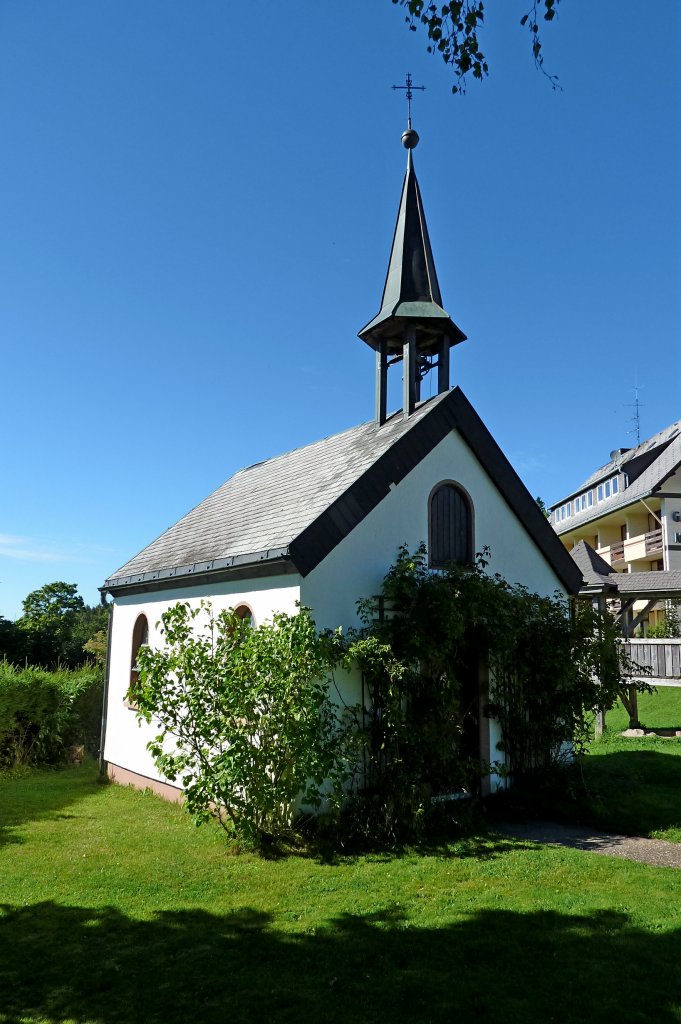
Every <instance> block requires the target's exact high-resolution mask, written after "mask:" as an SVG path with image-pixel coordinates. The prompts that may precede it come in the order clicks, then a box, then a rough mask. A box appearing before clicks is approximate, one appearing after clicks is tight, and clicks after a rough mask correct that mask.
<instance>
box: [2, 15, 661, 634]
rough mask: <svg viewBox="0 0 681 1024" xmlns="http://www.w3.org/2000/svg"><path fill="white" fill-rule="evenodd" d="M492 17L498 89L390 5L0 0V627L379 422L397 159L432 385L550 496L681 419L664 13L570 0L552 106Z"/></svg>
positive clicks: (556, 49) (557, 46)
mask: <svg viewBox="0 0 681 1024" xmlns="http://www.w3.org/2000/svg"><path fill="white" fill-rule="evenodd" d="M525 7H527V3H525V4H523V2H522V0H518V2H516V0H504V2H503V3H500V2H496V3H495V2H493V0H490V3H489V4H488V14H487V16H488V24H487V26H486V28H485V33H484V37H483V39H484V42H483V48H484V49H485V52H486V54H487V56H488V57H489V61H490V65H491V69H492V74H491V77H490V78H489V79H488V80H487V81H485V82H484V83H482V84H479V83H476V82H472V81H471V82H470V83H469V86H468V92H467V95H466V96H465V97H464V98H456V97H453V96H452V95H451V92H450V80H449V76H448V72H447V69H446V68H445V67H444V65H442V64H441V61H439V59H435V58H431V57H429V56H428V54H427V53H426V51H425V45H424V40H423V37H422V36H421V35H420V34H418V33H409V32H408V31H407V29H406V28H405V26H404V22H403V16H402V14H401V12H400V10H399V9H398V8H396V7H394V6H393V5H392V4H391V3H390V2H389V0H371V2H367V0H346V2H344V3H342V4H320V3H319V2H315V0H302V2H300V3H298V4H295V5H285V4H282V3H281V2H275V0H263V2H262V3H260V4H259V5H257V8H256V7H255V6H254V5H252V4H245V3H242V4H237V3H225V2H224V0H202V2H201V3H200V4H196V3H194V4H190V3H187V2H186V0H185V2H180V0H145V2H144V3H143V4H140V3H139V2H138V0H117V2H116V3H115V4H114V3H111V2H108V3H107V2H104V0H61V2H60V3H54V2H52V0H5V2H4V3H3V5H2V7H1V8H0V138H2V140H3V156H2V160H1V161H0V225H1V231H0V352H1V355H2V361H1V363H0V366H1V374H0V382H1V389H2V390H1V394H2V401H1V403H0V430H1V431H2V475H1V483H0V614H3V615H5V616H6V617H9V618H14V617H15V616H17V615H18V614H20V612H21V600H22V598H23V597H25V595H26V594H27V593H28V592H29V591H30V590H32V589H35V588H36V587H39V586H41V585H42V584H44V583H47V582H50V581H52V580H55V579H63V580H66V581H69V582H76V583H78V585H79V588H80V591H81V593H82V595H83V597H84V598H85V600H86V601H88V602H90V603H92V602H94V601H96V600H97V599H98V594H97V589H96V588H97V586H98V585H99V584H100V583H101V582H102V581H103V580H104V579H105V577H106V576H107V575H109V574H110V573H111V572H113V571H114V570H115V569H116V568H117V567H118V566H119V565H121V564H122V563H123V562H124V561H125V560H127V559H128V558H129V557H130V556H131V555H133V554H134V553H135V552H136V551H138V550H139V549H140V548H142V547H143V546H144V545H145V544H147V543H148V542H149V541H150V540H152V539H153V538H154V537H155V536H157V535H158V534H159V533H161V532H162V531H163V530H164V529H165V528H166V527H167V526H169V525H170V524H171V523H173V522H174V521H176V520H177V519H178V518H179V517H180V516H181V515H182V514H184V512H186V511H187V510H188V509H189V508H191V507H192V506H194V505H195V504H197V503H198V502H199V501H200V500H202V499H203V498H204V497H205V496H206V495H207V494H208V493H209V492H210V491H212V490H213V489H214V488H215V487H216V486H218V485H219V484H220V483H221V482H222V481H223V480H225V479H226V478H227V477H228V476H230V475H231V474H232V473H233V472H234V471H235V470H236V469H238V468H240V467H241V466H244V465H248V464H250V463H252V462H255V461H259V460H261V459H263V458H267V457H268V456H270V455H274V454H276V453H278V452H281V451H285V450H287V449H289V448H293V447H296V446H298V445H302V444H306V443H308V442H309V441H312V440H314V439H316V438H318V437H321V436H325V435H328V434H331V433H334V432H336V431H338V430H342V429H344V428H346V427H348V426H351V425H353V424H355V423H358V422H362V421H364V420H367V419H369V418H371V416H372V415H373V387H374V371H373V358H372V353H371V352H370V350H369V349H368V348H367V347H366V346H365V345H363V344H362V343H361V342H360V341H359V340H358V339H357V338H356V332H357V331H358V330H359V329H360V328H361V327H362V326H363V325H364V324H365V323H366V321H367V320H369V319H370V317H372V316H373V315H374V314H375V313H376V312H377V310H378V305H379V300H380V295H381V290H382V286H383V279H384V275H385V269H386V265H387V259H388V253H389V247H390V241H391V238H392V231H393V227H394V220H395V216H396V213H397V204H398V199H399V192H400V188H401V183H402V176H403V171H404V164H405V153H404V150H403V149H402V147H401V146H400V142H399V139H400V134H401V131H402V129H403V127H404V122H405V104H404V99H403V96H402V94H397V93H394V92H392V91H391V89H390V86H391V85H392V84H393V83H398V82H401V81H403V80H404V75H405V72H406V71H408V70H409V71H411V72H412V74H413V76H414V81H415V82H417V83H423V84H425V85H426V86H427V91H426V92H425V93H423V94H421V93H418V94H416V97H415V101H414V110H413V117H414V127H416V128H417V129H418V131H419V133H420V135H421V144H420V146H419V148H418V149H417V151H416V153H415V166H416V170H417V173H418V176H419V181H420V185H421V190H422V193H423V198H424V203H425V209H426V215H427V218H428V225H429V229H430V236H431V242H432V245H433V250H434V253H435V260H436V265H437V269H438V275H439V279H440V285H441V289H442V292H443V297H444V302H445V306H446V308H447V309H448V311H449V313H450V314H451V316H452V317H453V319H454V320H455V321H456V322H457V323H458V324H459V325H460V326H461V327H462V329H463V330H464V331H465V332H466V334H467V335H468V337H469V340H468V341H467V342H465V343H464V344H463V345H461V346H459V347H458V348H457V349H455V350H454V353H453V356H454V358H453V378H454V382H455V383H457V384H460V385H461V386H462V388H463V390H464V391H465V392H466V394H467V395H468V397H469V398H470V399H471V401H472V402H473V404H474V405H475V406H476V408H477V410H478V412H479V413H480V414H481V415H482V417H483V419H484V420H485V421H486V423H487V425H488V426H489V427H490V429H491V430H492V432H493V433H494V435H495V436H496V438H497V440H498V441H499V443H500V444H501V446H502V448H503V449H504V451H505V452H506V454H507V455H508V456H509V457H510V458H511V461H512V462H513V463H514V465H515V466H516V469H517V470H518V471H519V473H520V475H521V476H522V478H523V479H524V480H525V482H526V483H527V485H528V487H529V488H530V490H531V491H532V493H533V494H541V495H542V496H543V497H544V498H545V500H546V501H548V502H550V501H553V500H556V499H557V498H559V497H561V496H562V495H563V494H564V493H565V492H567V491H569V490H571V489H572V488H573V487H575V486H577V485H578V483H579V482H580V481H581V479H582V478H584V477H586V476H587V475H588V474H589V473H590V472H591V471H592V469H593V468H595V467H596V466H597V465H600V464H602V463H603V462H605V461H606V460H607V457H608V453H609V452H610V450H611V449H613V448H615V447H619V446H627V445H631V444H632V443H633V439H632V437H631V435H629V434H628V431H630V430H631V423H630V417H631V413H632V410H631V408H630V407H629V406H628V403H630V402H631V401H632V400H633V395H632V390H631V389H632V387H633V385H634V381H635V377H636V374H638V381H639V383H640V384H641V385H643V388H642V390H641V400H642V402H643V408H642V410H641V420H642V431H643V436H647V435H649V434H651V433H653V432H654V431H656V430H658V429H660V428H661V427H663V426H665V425H666V424H668V423H670V422H672V421H674V420H676V419H679V418H681V404H680V402H679V393H680V389H679V383H680V379H681V374H680V372H679V349H680V345H679V327H680V324H681V289H680V287H679V285H680V283H681V282H680V278H681V230H680V229H681V201H680V199H679V195H680V191H679V181H680V180H681V173H680V172H681V167H680V163H681V147H680V143H679V113H680V108H681V70H680V64H679V61H678V53H679V50H680V49H681V5H679V3H678V0H661V2H660V3H658V4H656V5H655V14H654V20H653V15H651V22H650V24H648V25H643V24H641V21H640V17H641V13H640V12H641V10H642V5H641V4H640V2H639V0H599V3H598V4H594V3H589V2H587V0H563V2H562V3H561V5H560V8H559V16H558V18H557V19H556V21H555V22H554V23H553V24H552V25H550V26H547V27H546V29H545V31H544V49H545V59H546V63H547V66H548V68H549V70H550V71H552V72H555V73H557V74H558V75H559V76H560V81H561V84H562V86H563V91H562V92H553V91H552V90H551V89H550V87H549V85H548V84H547V82H546V81H545V80H544V79H543V78H542V76H541V75H539V74H538V73H537V72H536V71H535V70H534V67H533V65H532V60H531V57H530V52H529V41H528V38H527V37H526V33H525V31H524V30H523V29H521V28H520V26H519V24H518V22H519V19H520V16H521V15H522V14H523V13H524V11H525Z"/></svg>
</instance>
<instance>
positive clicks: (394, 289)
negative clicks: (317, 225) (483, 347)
mask: <svg viewBox="0 0 681 1024" xmlns="http://www.w3.org/2000/svg"><path fill="white" fill-rule="evenodd" d="M406 134H407V133H405V135H406ZM412 134H415V133H412ZM416 138H417V139H418V136H416ZM406 320H408V321H409V322H410V323H414V324H416V325H419V326H420V327H421V328H422V329H425V332H426V334H428V335H429V334H430V333H431V332H432V333H433V335H442V334H445V335H447V336H448V337H449V344H450V345H456V344H458V343H459V342H461V341H465V340H466V335H465V334H464V333H463V331H461V330H460V328H458V327H457V326H456V324H455V323H454V321H453V320H452V319H451V318H450V316H449V313H447V312H446V311H445V310H444V309H443V308H442V295H441V294H440V285H439V283H438V279H437V273H436V271H435V261H434V260H433V251H432V249H431V247H430V238H429V236H428V227H427V225H426V215H425V213H424V210H423V201H422V199H421V190H420V189H419V183H418V181H417V180H416V173H415V171H414V161H413V159H412V155H411V149H409V153H408V156H407V171H406V174H405V176H404V184H403V186H402V198H401V200H400V208H399V212H398V215H397V224H396V225H395V234H394V237H393V244H392V249H391V252H390V261H389V264H388V273H387V276H386V279H385V285H384V287H383V297H382V299H381V308H380V311H379V312H378V313H377V314H376V316H375V317H374V318H373V320H371V321H370V322H369V323H368V324H367V325H366V326H365V327H363V328H362V330H361V331H360V332H359V337H360V338H361V339H362V340H363V341H366V343H367V344H368V345H370V346H371V347H372V348H376V346H377V344H378V341H379V340H380V339H381V338H387V340H388V343H389V347H399V348H401V347H402V344H403V341H404V324H405V321H406ZM391 342H392V345H391V344H390V343H391ZM420 347H422V348H426V349H427V347H428V342H427V341H426V343H425V344H423V343H422V344H421V346H420Z"/></svg>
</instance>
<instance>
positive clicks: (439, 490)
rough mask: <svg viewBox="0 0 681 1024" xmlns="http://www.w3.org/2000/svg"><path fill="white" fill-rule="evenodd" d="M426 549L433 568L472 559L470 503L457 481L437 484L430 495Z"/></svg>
mask: <svg viewBox="0 0 681 1024" xmlns="http://www.w3.org/2000/svg"><path fill="white" fill-rule="evenodd" d="M428 512H429V515H428V535H429V543H428V553H429V560H430V565H431V567H432V568H433V569H445V568H446V567H447V566H448V565H452V564H455V565H471V564H472V563H473V506H472V504H471V501H470V498H469V497H468V495H467V494H466V492H465V491H464V490H463V488H461V487H459V486H458V484H455V483H452V482H450V481H445V482H444V483H441V484H438V485H437V487H435V488H434V490H433V491H432V493H431V495H430V502H429V509H428Z"/></svg>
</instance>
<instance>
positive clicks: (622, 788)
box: [573, 740, 681, 835]
mask: <svg viewBox="0 0 681 1024" xmlns="http://www.w3.org/2000/svg"><path fill="white" fill-rule="evenodd" d="M622 742H625V741H622ZM632 742H634V741H632ZM664 742H665V741H664V740H658V741H657V742H655V741H653V743H655V745H654V746H653V745H652V744H651V742H650V741H640V745H638V746H637V747H636V748H635V749H630V750H621V749H620V750H611V751H608V750H607V749H606V750H605V751H604V750H603V748H601V749H599V745H595V746H594V748H593V749H592V753H590V754H588V755H587V756H586V757H585V758H584V759H583V760H582V762H581V764H580V766H579V768H576V769H575V771H574V775H573V777H574V779H575V780H576V781H583V790H582V793H583V795H580V796H579V798H578V805H579V807H580V808H581V811H582V814H583V817H584V820H585V821H587V822H588V823H590V824H595V825H598V826H599V827H601V828H607V829H610V830H611V831H616V832H625V833H628V834H630V835H647V834H648V833H650V832H653V831H664V830H665V829H669V828H674V827H679V826H681V757H680V756H679V755H678V754H671V753H666V752H665V750H664V747H663V744H664ZM580 772H581V779H580Z"/></svg>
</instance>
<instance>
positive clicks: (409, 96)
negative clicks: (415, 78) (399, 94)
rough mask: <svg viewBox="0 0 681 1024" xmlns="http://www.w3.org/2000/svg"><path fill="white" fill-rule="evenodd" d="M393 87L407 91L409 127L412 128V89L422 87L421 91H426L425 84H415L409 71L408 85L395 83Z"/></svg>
mask: <svg viewBox="0 0 681 1024" xmlns="http://www.w3.org/2000/svg"><path fill="white" fill-rule="evenodd" d="M393 89H404V90H405V91H406V93H407V127H408V128H411V100H412V95H413V93H412V90H413V89H420V91H421V92H425V89H426V87H425V85H413V84H412V80H411V74H410V73H409V72H408V71H407V84H406V85H393Z"/></svg>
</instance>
